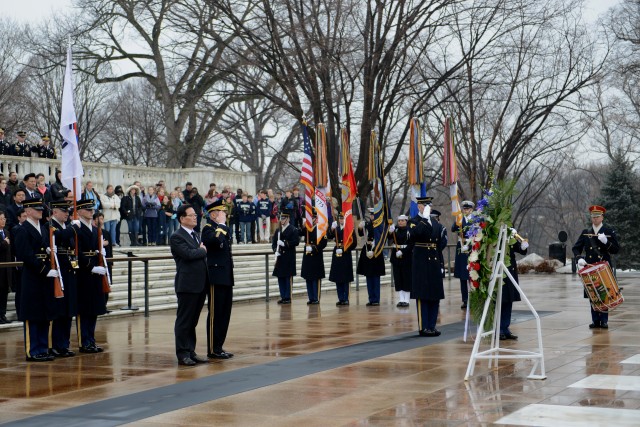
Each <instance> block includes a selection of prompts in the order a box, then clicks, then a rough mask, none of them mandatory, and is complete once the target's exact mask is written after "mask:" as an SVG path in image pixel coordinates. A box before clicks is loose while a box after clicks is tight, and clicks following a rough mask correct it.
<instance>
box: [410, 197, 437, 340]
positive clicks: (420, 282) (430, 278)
mask: <svg viewBox="0 0 640 427" xmlns="http://www.w3.org/2000/svg"><path fill="white" fill-rule="evenodd" d="M418 209H419V211H420V212H419V213H418V218H420V219H419V222H418V223H417V224H415V226H414V227H412V228H411V229H410V231H409V236H410V237H409V241H410V242H411V243H412V244H413V245H414V247H413V260H412V277H411V282H412V283H411V298H413V299H415V300H416V303H417V309H418V331H419V334H420V335H421V336H426V337H437V336H438V335H440V331H438V330H437V329H436V322H437V320H438V310H439V307H440V300H441V299H444V286H443V283H442V267H443V265H442V263H441V261H440V245H441V239H442V237H441V236H442V228H444V227H443V226H442V225H441V224H439V223H438V222H436V221H431V215H430V213H431V208H430V207H429V206H428V205H427V202H426V200H424V199H423V198H418Z"/></svg>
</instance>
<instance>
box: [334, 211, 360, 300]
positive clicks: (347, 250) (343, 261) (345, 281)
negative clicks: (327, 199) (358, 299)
mask: <svg viewBox="0 0 640 427" xmlns="http://www.w3.org/2000/svg"><path fill="white" fill-rule="evenodd" d="M331 230H332V233H333V237H334V238H335V241H336V246H335V247H334V248H333V253H332V255H331V271H329V280H330V281H332V282H334V283H335V284H336V291H337V293H338V302H337V303H336V305H337V306H341V305H349V289H350V288H351V282H353V256H352V254H351V252H352V251H353V248H355V247H356V243H357V238H356V235H355V231H354V232H353V234H352V239H351V244H350V245H349V246H348V247H345V240H346V239H345V236H344V215H343V214H341V213H340V214H338V222H337V223H336V222H335V221H334V222H333V224H331Z"/></svg>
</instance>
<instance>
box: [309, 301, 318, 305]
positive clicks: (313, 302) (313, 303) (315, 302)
mask: <svg viewBox="0 0 640 427" xmlns="http://www.w3.org/2000/svg"><path fill="white" fill-rule="evenodd" d="M310 304H311V305H318V304H320V301H318V300H315V301H311V302H310Z"/></svg>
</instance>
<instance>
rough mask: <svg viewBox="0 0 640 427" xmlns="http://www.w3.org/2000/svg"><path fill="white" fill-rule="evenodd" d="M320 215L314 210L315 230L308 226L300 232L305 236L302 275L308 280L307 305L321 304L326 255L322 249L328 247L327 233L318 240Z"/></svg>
mask: <svg viewBox="0 0 640 427" xmlns="http://www.w3.org/2000/svg"><path fill="white" fill-rule="evenodd" d="M317 220H318V216H317V213H316V211H315V209H314V211H313V230H311V231H307V229H306V228H303V229H302V230H300V234H301V235H303V236H305V237H304V240H305V246H304V252H303V254H302V269H301V272H300V276H302V278H303V279H304V280H306V281H307V295H308V296H309V301H307V305H315V304H320V292H321V287H322V279H324V278H325V273H324V257H323V255H322V251H323V250H324V248H326V247H327V235H326V234H325V235H324V236H323V237H322V238H321V239H320V242H318V239H317V236H318V221H317Z"/></svg>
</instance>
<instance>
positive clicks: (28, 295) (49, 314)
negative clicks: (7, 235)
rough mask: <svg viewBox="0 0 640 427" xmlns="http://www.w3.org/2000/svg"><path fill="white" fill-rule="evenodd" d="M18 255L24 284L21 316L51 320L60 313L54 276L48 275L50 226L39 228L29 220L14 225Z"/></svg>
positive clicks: (22, 287)
mask: <svg viewBox="0 0 640 427" xmlns="http://www.w3.org/2000/svg"><path fill="white" fill-rule="evenodd" d="M14 230H15V233H14V236H13V238H14V244H15V249H16V258H17V260H18V261H22V262H23V268H22V285H21V289H22V290H21V295H20V308H19V310H18V320H22V321H25V320H31V321H48V320H53V319H55V318H57V317H58V316H59V314H60V313H58V312H57V309H59V306H58V305H56V304H55V297H54V289H53V278H51V277H47V273H49V270H51V264H50V260H49V257H48V256H47V252H46V250H47V247H48V245H49V242H48V237H49V229H48V228H46V227H45V226H40V228H39V229H37V228H36V227H34V226H33V224H31V223H30V222H29V221H25V222H24V223H23V224H22V225H21V226H20V227H15V228H14Z"/></svg>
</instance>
